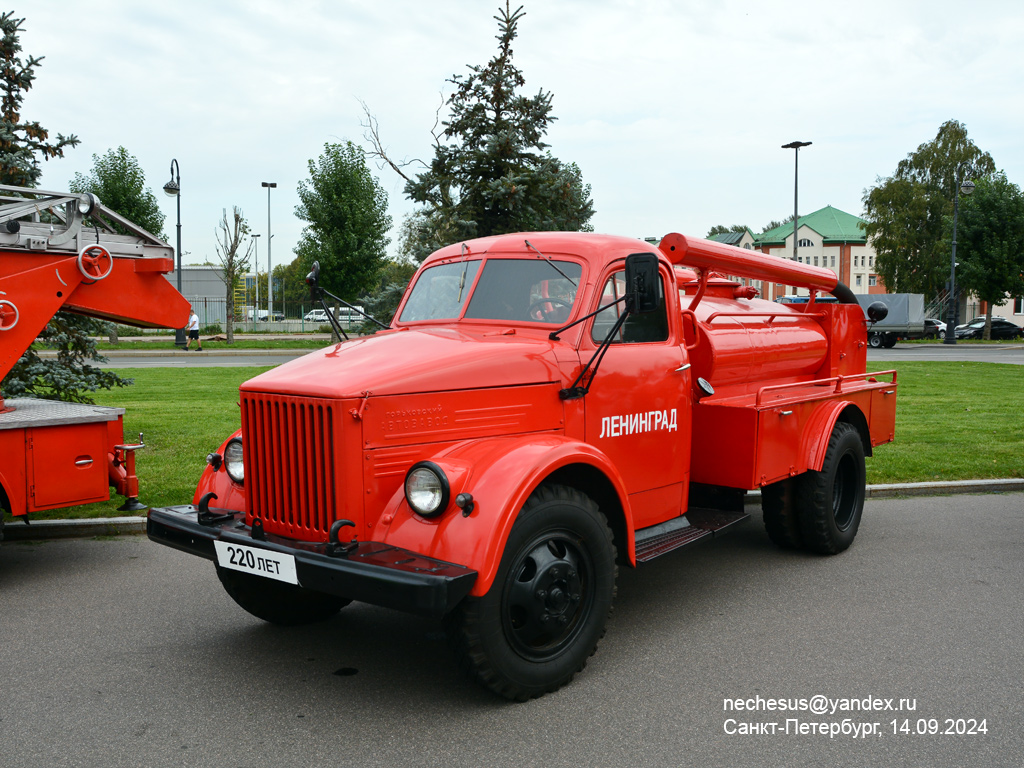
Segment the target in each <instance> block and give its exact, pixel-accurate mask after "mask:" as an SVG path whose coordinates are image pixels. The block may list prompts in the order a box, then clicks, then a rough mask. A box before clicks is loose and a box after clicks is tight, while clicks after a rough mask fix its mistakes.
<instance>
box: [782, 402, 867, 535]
mask: <svg viewBox="0 0 1024 768" xmlns="http://www.w3.org/2000/svg"><path fill="white" fill-rule="evenodd" d="M865 479H866V474H865V469H864V444H863V443H862V442H861V439H860V433H859V432H858V431H857V429H856V428H855V427H854V426H852V425H851V424H846V423H844V422H839V423H838V424H836V426H835V428H834V429H833V430H832V435H831V436H830V437H829V441H828V449H827V451H826V453H825V462H824V463H823V464H822V467H821V471H820V472H815V471H814V470H811V471H809V472H805V473H804V474H803V475H801V476H800V482H799V484H798V488H797V508H798V509H799V517H800V527H801V535H802V537H803V546H804V548H805V549H807V550H808V551H810V552H817V553H819V554H822V555H834V554H836V553H838V552H842V551H843V550H845V549H846V548H847V547H849V546H850V545H851V544H852V543H853V540H854V538H855V537H856V536H857V529H858V528H859V527H860V519H861V515H862V513H863V511H864V493H865Z"/></svg>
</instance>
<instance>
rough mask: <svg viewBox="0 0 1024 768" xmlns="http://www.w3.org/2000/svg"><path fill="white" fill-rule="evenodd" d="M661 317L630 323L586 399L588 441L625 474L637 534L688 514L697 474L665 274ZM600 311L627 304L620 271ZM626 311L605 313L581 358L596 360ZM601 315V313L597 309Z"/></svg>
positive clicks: (609, 278) (686, 382)
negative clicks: (692, 464)
mask: <svg viewBox="0 0 1024 768" xmlns="http://www.w3.org/2000/svg"><path fill="white" fill-rule="evenodd" d="M659 278H660V282H659V301H658V308H657V309H656V310H655V311H654V312H650V313H646V314H642V315H630V316H629V317H628V318H627V319H626V321H625V323H624V324H623V326H622V327H621V328H620V329H619V331H618V332H617V333H616V334H615V337H614V338H613V339H612V340H611V344H610V346H609V348H608V350H607V352H606V353H605V356H604V359H603V361H602V362H601V365H600V368H599V369H598V371H597V375H596V376H595V377H594V378H593V379H592V380H591V382H590V391H589V393H588V394H587V395H586V396H585V397H584V409H585V420H586V440H587V442H588V443H590V444H591V445H594V446H595V447H597V448H599V449H600V450H601V451H602V452H603V453H604V454H605V455H607V456H608V457H609V458H610V459H611V460H612V461H613V462H614V463H615V466H616V467H617V468H618V469H619V472H620V473H621V475H622V478H623V481H624V482H625V485H626V489H627V491H628V492H629V495H630V502H631V507H632V509H633V523H634V526H635V527H636V528H643V527H646V526H649V525H654V524H656V523H659V522H662V521H664V520H667V519H670V518H672V517H675V516H677V515H679V514H681V513H682V511H683V509H684V508H685V502H686V491H687V488H688V483H689V470H690V370H689V365H688V362H689V361H688V359H687V354H686V350H685V348H684V347H683V346H682V344H681V341H682V340H681V339H680V338H678V337H677V333H678V327H679V323H678V322H670V320H671V318H670V317H669V316H668V304H667V302H666V299H665V296H666V292H665V286H666V284H670V283H668V282H667V281H668V279H669V278H668V275H667V274H665V272H664V271H660V272H659ZM601 285H602V291H601V295H600V305H599V306H604V305H606V304H609V303H610V302H612V301H615V300H616V299H619V298H621V297H622V296H623V295H624V291H625V273H624V271H623V270H622V268H621V266H620V267H619V268H618V269H617V270H614V271H611V272H610V273H608V274H606V275H605V276H604V278H603V281H602V283H601ZM622 307H623V305H622V304H618V305H616V306H614V307H612V308H610V309H607V310H605V311H604V312H601V313H599V314H598V315H597V316H596V317H595V318H594V319H593V320H592V321H591V323H590V326H589V328H590V331H589V333H588V334H585V335H584V341H583V344H582V345H581V349H580V356H581V357H582V358H583V359H584V360H589V359H590V357H591V356H592V355H593V354H594V352H595V351H596V350H597V348H598V346H599V345H600V344H601V342H602V341H603V340H604V339H605V337H606V336H607V335H608V333H609V331H610V330H611V329H612V327H613V326H614V324H615V321H616V319H617V318H618V316H619V314H620V313H621V312H622V311H623V310H622ZM595 309H596V307H595Z"/></svg>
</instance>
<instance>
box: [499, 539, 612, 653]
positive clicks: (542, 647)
mask: <svg viewBox="0 0 1024 768" xmlns="http://www.w3.org/2000/svg"><path fill="white" fill-rule="evenodd" d="M592 573H593V566H592V563H591V559H590V554H589V553H588V552H587V550H586V548H585V547H584V546H582V542H581V541H580V539H579V537H577V536H574V535H573V534H571V533H569V532H566V531H557V532H548V533H544V534H541V535H540V536H538V537H536V538H535V539H534V540H533V541H532V542H531V543H530V544H528V545H527V546H525V547H523V549H522V550H520V554H519V555H518V556H517V557H516V560H515V562H514V563H513V564H512V567H511V568H510V569H509V573H508V577H507V579H506V582H505V590H504V592H503V594H502V606H501V608H502V625H503V628H504V630H505V636H506V637H507V638H508V641H509V644H510V645H511V646H512V647H513V648H514V649H515V651H516V652H517V653H518V654H519V655H520V656H522V657H523V658H525V659H529V660H531V661H546V660H549V659H551V658H554V657H555V656H557V655H559V654H560V653H561V652H562V651H564V650H565V649H566V648H567V647H568V646H570V645H571V644H572V642H573V640H574V639H575V638H576V636H577V635H578V634H579V633H580V631H581V630H582V628H583V625H584V624H585V623H586V617H587V616H588V615H589V614H590V610H591V606H592V604H593V600H594V596H593V590H592V588H591V587H592V585H591V574H592Z"/></svg>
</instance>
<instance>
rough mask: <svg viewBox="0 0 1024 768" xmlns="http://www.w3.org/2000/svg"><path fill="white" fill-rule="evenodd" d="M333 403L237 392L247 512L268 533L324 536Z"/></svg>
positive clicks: (332, 497)
mask: <svg viewBox="0 0 1024 768" xmlns="http://www.w3.org/2000/svg"><path fill="white" fill-rule="evenodd" d="M334 406H335V403H334V402H333V401H330V400H317V399H311V398H304V397H289V396H284V395H267V394H262V393H243V394H242V435H243V437H244V440H245V486H246V494H247V497H248V501H249V511H250V513H251V514H253V515H254V516H259V517H260V518H261V519H262V521H263V527H264V530H266V531H267V532H268V533H278V534H281V535H285V536H290V537H293V538H314V539H324V538H325V537H326V535H327V531H328V529H329V528H330V525H331V522H332V521H333V520H334V519H335V517H336V511H337V508H338V506H337V496H336V491H337V486H336V482H335V468H336V466H337V464H336V462H335V439H334Z"/></svg>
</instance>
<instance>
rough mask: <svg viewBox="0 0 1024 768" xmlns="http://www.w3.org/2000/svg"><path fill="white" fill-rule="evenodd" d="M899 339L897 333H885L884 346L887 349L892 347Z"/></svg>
mask: <svg viewBox="0 0 1024 768" xmlns="http://www.w3.org/2000/svg"><path fill="white" fill-rule="evenodd" d="M897 341H899V339H898V338H897V336H896V334H895V333H887V334H885V338H884V339H883V340H882V346H883V347H885V348H886V349H892V348H893V347H895V346H896V342H897Z"/></svg>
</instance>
